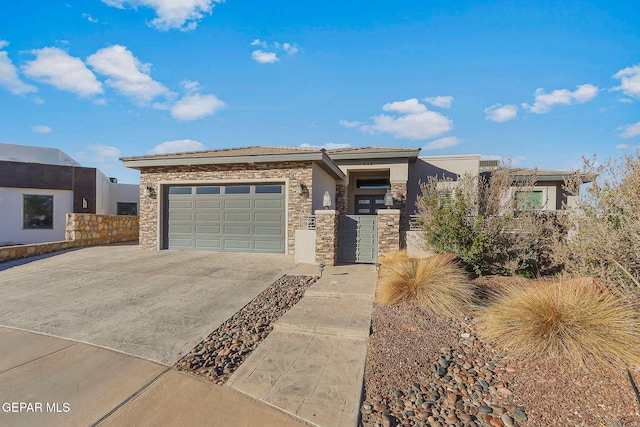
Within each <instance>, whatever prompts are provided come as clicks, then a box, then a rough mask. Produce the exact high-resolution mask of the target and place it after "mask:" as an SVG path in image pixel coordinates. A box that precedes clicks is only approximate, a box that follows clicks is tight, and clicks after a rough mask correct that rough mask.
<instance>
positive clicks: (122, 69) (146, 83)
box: [87, 44, 169, 104]
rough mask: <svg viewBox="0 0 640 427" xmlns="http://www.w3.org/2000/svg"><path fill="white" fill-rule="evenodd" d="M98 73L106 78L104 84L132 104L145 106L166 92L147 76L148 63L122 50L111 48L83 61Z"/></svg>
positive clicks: (118, 46)
mask: <svg viewBox="0 0 640 427" xmlns="http://www.w3.org/2000/svg"><path fill="white" fill-rule="evenodd" d="M87 63H88V64H89V65H90V66H91V67H92V68H93V69H94V70H95V71H97V72H98V73H100V74H104V75H106V76H109V79H107V81H106V83H107V84H108V85H109V86H111V87H113V88H114V89H116V90H117V91H118V92H120V93H121V94H122V95H124V96H126V97H129V98H131V99H133V100H134V101H135V102H138V103H142V104H148V103H149V102H151V101H152V100H153V98H155V97H157V96H159V95H166V94H168V93H169V90H168V89H167V88H166V87H165V86H164V85H163V84H162V83H159V82H157V81H155V80H153V79H152V78H151V76H149V72H150V69H151V66H150V64H142V63H141V62H140V61H139V60H138V58H136V57H135V56H133V53H131V51H129V50H128V49H127V48H126V47H124V46H121V45H117V44H116V45H113V46H109V47H106V48H104V49H100V50H98V51H97V52H96V53H94V54H93V55H91V56H90V57H88V58H87Z"/></svg>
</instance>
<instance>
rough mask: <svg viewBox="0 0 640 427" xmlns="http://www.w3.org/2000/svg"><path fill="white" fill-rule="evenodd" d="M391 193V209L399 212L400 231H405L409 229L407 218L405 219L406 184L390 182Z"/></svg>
mask: <svg viewBox="0 0 640 427" xmlns="http://www.w3.org/2000/svg"><path fill="white" fill-rule="evenodd" d="M391 193H392V194H393V208H394V209H398V210H400V230H402V231H406V230H408V229H409V218H408V217H407V183H406V182H392V183H391ZM398 196H400V197H398Z"/></svg>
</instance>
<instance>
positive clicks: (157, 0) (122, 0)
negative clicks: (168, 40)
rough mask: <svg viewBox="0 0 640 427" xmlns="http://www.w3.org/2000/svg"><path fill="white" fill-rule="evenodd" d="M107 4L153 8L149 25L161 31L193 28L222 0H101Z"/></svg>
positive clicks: (122, 6) (222, 0)
mask: <svg viewBox="0 0 640 427" xmlns="http://www.w3.org/2000/svg"><path fill="white" fill-rule="evenodd" d="M102 2H103V3H105V4H107V5H108V6H113V7H117V8H119V9H124V7H125V5H129V6H131V7H133V8H134V9H135V8H137V7H138V6H142V7H148V8H151V9H153V10H155V12H156V15H157V18H155V19H154V20H152V21H151V25H152V26H154V27H155V28H157V29H158V30H161V31H167V30H171V29H181V30H183V31H189V30H194V29H195V28H196V27H197V25H198V21H200V20H201V19H202V18H204V16H205V14H206V15H209V14H211V11H212V10H213V7H214V6H215V4H219V3H223V2H224V0H102Z"/></svg>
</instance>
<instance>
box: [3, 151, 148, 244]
mask: <svg viewBox="0 0 640 427" xmlns="http://www.w3.org/2000/svg"><path fill="white" fill-rule="evenodd" d="M139 198H140V197H139V186H138V185H133V184H119V183H118V182H117V180H116V179H115V178H110V177H108V176H106V175H104V174H103V173H102V172H100V171H99V170H98V169H96V168H87V167H83V166H82V165H80V163H78V162H77V161H75V160H74V159H73V158H71V157H69V156H68V155H67V154H65V153H64V152H63V151H61V150H58V149H55V148H45V147H32V146H25V145H15V144H0V218H1V219H2V221H0V244H3V245H4V244H9V243H14V244H28V243H42V242H55V241H62V240H64V239H65V218H66V214H67V213H92V214H102V215H137V214H138V204H139Z"/></svg>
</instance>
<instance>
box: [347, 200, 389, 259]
mask: <svg viewBox="0 0 640 427" xmlns="http://www.w3.org/2000/svg"><path fill="white" fill-rule="evenodd" d="M383 204H384V203H383ZM377 259H378V216H377V215H341V216H340V220H339V223H338V261H339V262H346V263H354V262H355V263H374V262H376V261H377Z"/></svg>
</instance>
